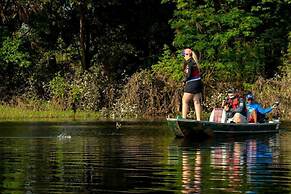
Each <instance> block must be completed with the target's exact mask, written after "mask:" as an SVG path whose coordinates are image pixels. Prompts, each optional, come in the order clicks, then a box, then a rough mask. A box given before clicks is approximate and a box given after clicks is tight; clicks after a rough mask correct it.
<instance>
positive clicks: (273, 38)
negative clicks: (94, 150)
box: [0, 0, 291, 120]
mask: <svg viewBox="0 0 291 194" xmlns="http://www.w3.org/2000/svg"><path fill="white" fill-rule="evenodd" d="M290 10H291V1H290V0H276V1H275V0H260V1H246V0H242V1H233V0H224V1H217V0H214V1H212V0H210V1H209V0H205V1H195V0H192V1H191V0H190V1H181V0H162V1H159V0H131V1H126V0H106V1H103V0H99V1H92V0H62V1H53V0H34V1H31V0H22V1H16V0H4V1H1V2H0V24H1V26H0V102H1V104H2V105H1V111H2V112H5V110H7V109H8V107H10V108H11V107H13V108H20V109H22V110H23V109H24V110H34V111H46V110H62V111H66V110H73V111H94V112H98V113H100V114H101V115H102V116H104V117H111V118H124V117H140V116H165V115H169V114H173V115H175V114H178V113H179V112H180V107H181V96H182V92H183V87H182V83H181V80H182V77H183V74H182V70H181V64H182V60H183V58H182V56H181V51H182V50H183V48H186V47H189V48H192V49H193V50H194V51H195V52H196V53H197V55H198V57H199V61H200V65H201V71H202V73H203V75H202V77H203V82H204V85H205V88H204V100H203V105H204V112H205V113H206V114H207V113H209V112H210V111H211V110H212V108H214V107H217V106H219V105H220V103H221V101H222V98H223V96H224V95H225V91H226V90H227V89H228V88H229V87H235V88H237V89H238V90H240V91H241V93H242V94H243V93H244V92H245V91H249V90H251V91H253V92H254V94H255V96H256V99H257V101H259V102H261V103H262V104H263V105H264V106H268V105H270V104H272V103H273V102H274V101H277V100H279V101H280V103H281V105H280V107H279V109H278V110H276V111H274V112H273V114H279V115H280V116H281V117H282V118H284V119H288V120H290V119H291V114H290V100H291V90H290V85H291V65H290V64H291V11H290ZM205 118H206V116H205Z"/></svg>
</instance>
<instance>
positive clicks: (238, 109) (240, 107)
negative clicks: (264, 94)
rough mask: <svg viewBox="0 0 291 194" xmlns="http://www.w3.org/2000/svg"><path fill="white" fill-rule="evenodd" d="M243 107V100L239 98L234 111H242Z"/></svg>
mask: <svg viewBox="0 0 291 194" xmlns="http://www.w3.org/2000/svg"><path fill="white" fill-rule="evenodd" d="M243 109H244V101H243V99H242V98H239V104H238V107H237V108H236V109H235V110H234V112H236V113H242V112H243Z"/></svg>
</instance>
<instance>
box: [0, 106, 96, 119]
mask: <svg viewBox="0 0 291 194" xmlns="http://www.w3.org/2000/svg"><path fill="white" fill-rule="evenodd" d="M99 117H100V114H99V113H98V112H93V111H92V112H85V111H84V112H79V111H77V112H76V113H74V112H73V111H71V110H65V111H61V110H41V111H38V110H32V109H27V108H26V109H25V108H21V107H13V106H9V105H0V120H30V119H82V120H83V119H97V118H99Z"/></svg>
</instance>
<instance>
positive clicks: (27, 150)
mask: <svg viewBox="0 0 291 194" xmlns="http://www.w3.org/2000/svg"><path fill="white" fill-rule="evenodd" d="M116 124H117V125H116ZM290 124H291V123H285V124H284V123H283V126H282V130H281V131H280V133H277V134H272V135H260V136H238V135H236V136H216V137H214V138H211V139H204V140H195V141H194V140H192V141H186V140H183V139H176V138H175V137H174V135H173V134H172V133H171V132H169V130H168V128H167V125H166V123H164V122H132V123H121V124H119V123H116V122H76V121H72V122H35V121H34V122H0V160H1V162H0V193H1V194H5V193H7V194H11V193H25V194H32V193H33V194H34V193H35V194H40V193H44V194H47V193H62V194H63V193H70V194H71V193H204V194H212V193H213V194H214V193H215V194H216V193H217V194H218V193H219V194H221V193H247V194H254V193H256V194H258V193H262V194H267V193H280V194H284V193H291V125H290Z"/></svg>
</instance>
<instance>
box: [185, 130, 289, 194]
mask: <svg viewBox="0 0 291 194" xmlns="http://www.w3.org/2000/svg"><path fill="white" fill-rule="evenodd" d="M179 143H180V146H181V149H182V152H181V155H182V156H181V158H182V163H181V165H182V186H181V187H182V193H219V192H223V193H241V192H243V193H270V190H269V189H272V193H277V192H279V193H289V186H287V185H290V183H291V180H290V178H289V177H288V173H289V171H290V170H289V169H290V168H289V169H286V168H282V163H281V159H280V157H281V155H280V148H281V145H280V135H279V134H275V135H271V136H258V137H253V136H251V137H250V136H245V137H223V138H216V139H214V140H211V141H206V142H203V143H193V142H187V141H185V140H181V142H179ZM288 165H289V166H290V164H288ZM287 177H288V178H287ZM281 182H285V183H287V185H286V184H280V183H281ZM274 185H276V188H275V189H274V188H273V187H274Z"/></svg>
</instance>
